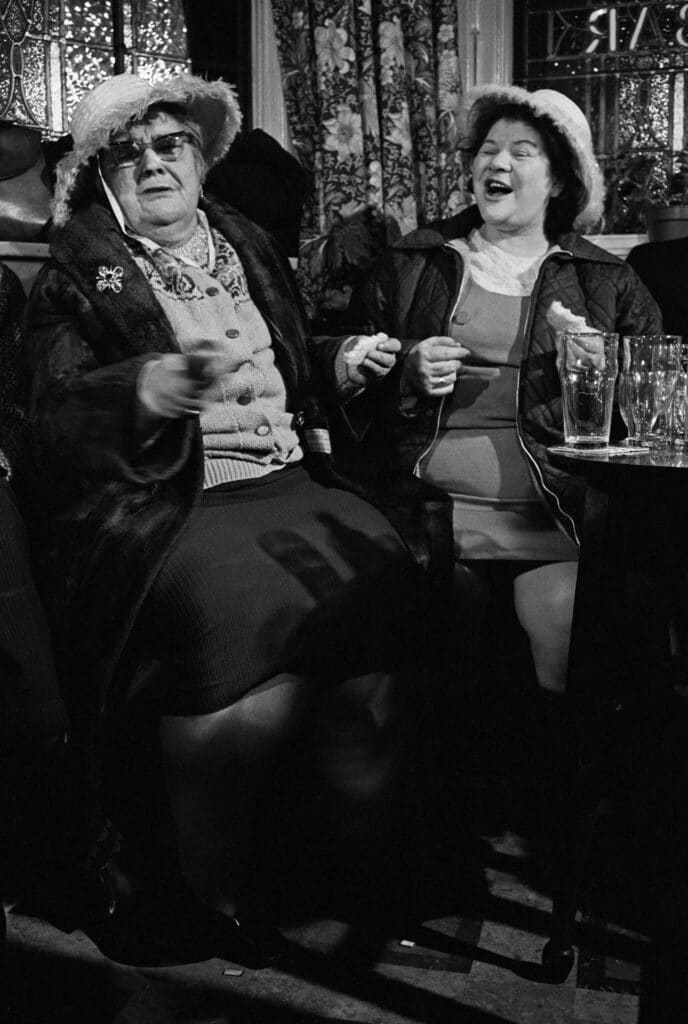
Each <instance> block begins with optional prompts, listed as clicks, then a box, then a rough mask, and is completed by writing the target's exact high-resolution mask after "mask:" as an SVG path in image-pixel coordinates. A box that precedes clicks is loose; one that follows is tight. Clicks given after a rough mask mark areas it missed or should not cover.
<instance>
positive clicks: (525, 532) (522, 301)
mask: <svg viewBox="0 0 688 1024" xmlns="http://www.w3.org/2000/svg"><path fill="white" fill-rule="evenodd" d="M484 245H485V243H483V246H484ZM462 255H463V256H464V259H465V260H466V264H467V267H468V274H467V280H466V282H465V284H464V287H463V288H462V292H461V298H460V301H459V303H458V305H457V308H456V309H455V311H454V313H453V316H452V321H451V336H452V337H453V338H454V339H455V340H456V341H459V342H461V344H462V345H464V346H465V347H466V348H467V349H468V350H469V351H470V353H471V355H470V357H469V358H467V359H466V360H465V362H464V365H463V369H462V372H461V373H460V375H459V377H458V380H457V383H456V387H455V388H454V391H453V393H452V395H451V396H449V397H448V398H447V399H446V400H445V403H444V406H443V411H442V416H441V422H440V428H439V431H438V434H437V437H436V439H435V440H434V442H433V444H432V446H431V448H430V450H429V451H428V452H427V454H426V455H425V457H424V458H423V460H422V463H421V474H422V476H423V478H424V479H426V480H428V481H429V482H431V483H433V484H436V485H437V486H438V487H441V488H443V489H444V490H446V491H448V492H449V494H450V495H451V498H452V501H453V524H454V546H455V555H456V558H457V560H461V561H463V560H473V559H500V560H514V561H528V562H551V561H554V562H557V561H575V560H577V558H578V547H577V545H576V544H575V542H574V541H572V540H571V539H570V538H569V537H568V536H567V535H566V534H565V533H564V531H563V530H562V529H561V527H560V526H558V525H557V523H556V522H555V520H554V518H553V516H552V514H551V513H550V511H549V509H548V507H547V506H546V505H545V504H544V501H543V500H542V498H541V497H540V496H539V494H538V492H537V490H536V487H535V484H534V482H533V476H532V472H531V468H530V467H529V464H528V455H527V454H526V453H525V451H524V450H523V447H522V444H521V441H520V439H519V437H518V432H517V427H516V416H517V388H518V373H519V367H520V362H521V351H522V343H523V336H524V328H525V323H526V320H527V315H528V304H529V295H523V294H502V293H501V292H498V291H493V290H488V289H487V288H486V287H485V286H484V283H482V282H484V281H485V277H482V278H481V283H478V281H476V280H475V278H474V276H473V275H472V274H471V271H470V267H471V256H472V253H471V251H470V250H469V249H468V248H463V251H462ZM476 276H477V275H476ZM514 290H516V289H514Z"/></svg>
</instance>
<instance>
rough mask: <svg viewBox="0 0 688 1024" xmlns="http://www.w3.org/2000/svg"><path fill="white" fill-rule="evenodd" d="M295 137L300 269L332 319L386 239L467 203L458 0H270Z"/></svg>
mask: <svg viewBox="0 0 688 1024" xmlns="http://www.w3.org/2000/svg"><path fill="white" fill-rule="evenodd" d="M272 6H273V15H274V20H275V29H276V35H277V42H278V48H279V52H280V62H281V70H282V80H283V86H284V94H285V99H286V104H287V111H288V116H289V122H290V126H291V129H292V135H293V140H294V145H295V148H296V151H297V154H298V156H299V159H300V160H301V162H302V164H303V166H304V167H305V168H306V170H307V171H308V172H309V173H310V174H311V176H312V182H313V189H312V196H311V199H310V201H309V203H308V206H307V209H306V211H305V214H304V220H303V225H302V234H301V240H302V245H301V254H300V257H301V258H300V260H299V274H300V277H301V283H302V286H303V292H304V295H305V298H306V304H307V306H308V309H309V313H310V314H311V316H314V317H316V318H325V319H327V318H328V317H336V315H337V313H338V312H339V311H341V310H343V309H344V308H345V307H346V305H347V302H348V298H349V295H350V292H351V289H352V287H354V286H355V285H356V284H357V283H358V280H360V278H361V276H362V275H363V274H364V273H365V271H366V270H367V269H368V267H369V266H370V264H371V263H372V261H373V260H374V258H375V257H376V255H377V254H378V253H379V252H380V251H381V250H382V249H383V248H384V246H385V245H386V244H388V243H389V242H390V241H393V240H394V239H395V238H396V237H398V236H399V235H400V234H404V233H405V232H407V231H410V230H411V229H412V228H414V227H416V226H417V225H418V224H423V223H426V222H428V221H430V220H433V219H434V218H436V217H440V216H444V215H446V214H449V213H452V212H454V211H456V210H457V209H460V208H461V207H462V206H463V205H465V202H466V196H465V194H464V178H463V175H462V165H461V153H460V150H459V137H458V131H457V121H456V112H457V109H458V106H459V103H460V100H461V79H460V73H459V60H458V39H457V9H456V0H272Z"/></svg>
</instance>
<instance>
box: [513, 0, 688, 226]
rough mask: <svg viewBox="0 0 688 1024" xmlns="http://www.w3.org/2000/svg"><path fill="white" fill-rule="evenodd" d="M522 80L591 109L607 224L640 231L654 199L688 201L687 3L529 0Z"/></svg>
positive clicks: (522, 8) (521, 6) (588, 111)
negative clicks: (553, 91) (605, 202)
mask: <svg viewBox="0 0 688 1024" xmlns="http://www.w3.org/2000/svg"><path fill="white" fill-rule="evenodd" d="M518 7H519V9H520V13H521V14H522V15H525V18H524V19H523V20H522V21H521V24H523V25H524V26H525V33H524V52H523V65H524V76H523V79H524V83H525V84H526V85H527V86H528V87H529V88H544V87H550V88H553V89H559V90H561V91H562V92H564V93H566V94H567V95H568V96H570V97H571V99H573V100H575V101H576V103H578V104H579V106H581V107H582V108H583V110H584V111H585V113H586V115H587V117H588V120H589V122H590V125H591V127H592V132H593V142H594V145H595V151H596V153H597V155H598V158H599V161H600V165H601V167H602V169H603V171H604V174H605V179H606V183H607V204H606V207H605V225H604V230H605V231H607V232H642V231H644V230H645V211H646V209H647V207H648V206H649V205H652V204H657V203H660V204H661V203H665V202H667V201H679V200H681V201H685V202H688V154H687V153H686V146H687V142H686V124H687V123H688V121H687V117H686V115H687V113H688V111H687V107H686V101H687V95H686V93H687V90H686V88H685V81H686V69H688V4H685V3H652V2H644V3H619V2H614V0H611V2H607V4H606V5H605V4H600V3H599V0H597V2H589V3H581V2H579V3H551V2H542V0H526V2H523V3H521V4H519V5H518Z"/></svg>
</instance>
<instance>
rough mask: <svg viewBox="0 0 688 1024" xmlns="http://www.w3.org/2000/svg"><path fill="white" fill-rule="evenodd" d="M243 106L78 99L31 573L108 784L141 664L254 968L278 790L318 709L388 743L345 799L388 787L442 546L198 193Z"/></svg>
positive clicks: (36, 346) (199, 99)
mask: <svg viewBox="0 0 688 1024" xmlns="http://www.w3.org/2000/svg"><path fill="white" fill-rule="evenodd" d="M239 121H240V114H239V111H238V109H237V106H236V101H235V99H234V94H233V92H232V90H231V88H230V87H229V86H227V85H225V84H224V83H222V82H204V81H202V80H201V79H199V78H194V77H192V76H180V77H179V78H176V79H170V80H165V81H163V82H160V83H158V84H152V85H151V84H148V83H146V82H144V81H143V80H142V79H140V78H137V77H135V76H133V75H120V76H116V77H114V78H111V79H109V80H107V81H105V82H103V83H101V84H100V85H99V86H97V87H96V88H95V89H93V90H92V91H91V92H90V93H88V94H87V95H86V96H85V97H84V98H83V99H82V100H81V102H80V103H79V105H78V106H77V108H76V110H75V113H74V117H73V121H72V126H71V131H72V136H73V139H74V150H73V152H72V153H70V154H68V155H67V156H66V157H65V158H64V159H63V161H62V162H61V164H60V165H59V166H58V172H57V185H56V192H55V207H54V208H55V223H56V225H57V228H58V230H57V231H56V233H55V235H54V239H53V242H52V245H51V260H50V261H49V263H48V264H47V265H46V267H45V268H44V269H43V271H42V273H41V275H40V277H39V279H38V281H37V283H36V286H35V288H34V290H33V293H32V296H31V298H30V302H29V308H28V316H27V334H28V345H29V350H30V356H31V360H32V365H33V373H34V387H33V405H32V413H33V421H34V427H35V433H36V439H37V447H38V455H39V465H40V480H39V483H40V484H42V489H41V502H40V504H39V508H38V509H37V510H36V511H37V513H38V512H40V514H41V515H40V524H39V525H40V529H39V530H37V532H36V536H35V545H36V554H37V565H38V569H39V572H40V580H41V583H42V589H43V593H44V596H45V600H46V604H47V608H48V611H49V614H50V619H51V623H52V626H53V630H54V635H55V643H56V655H57V659H58V668H59V671H60V674H61V678H62V680H63V685H64V688H65V694H66V697H67V700H68V702H69V705H70V710H71V712H72V719H73V723H74V736H75V742H78V743H79V744H81V746H82V747H83V748H84V750H85V754H86V755H87V756H86V760H87V763H88V764H89V765H90V766H91V769H92V770H93V774H94V784H97V783H98V773H97V771H96V770H95V769H96V768H97V766H98V761H99V756H100V746H99V741H100V738H101V736H102V730H103V728H104V720H105V719H107V717H108V713H109V712H110V711H111V709H112V707H113V704H116V702H117V696H118V695H121V693H122V690H121V689H119V690H115V688H114V687H113V685H112V684H113V680H114V679H115V678H117V679H118V680H119V682H120V683H121V682H122V680H123V679H124V682H126V681H127V679H126V674H124V675H123V673H122V671H121V666H122V665H123V664H124V663H126V664H128V665H132V664H134V665H137V666H138V670H139V671H138V675H137V678H138V679H139V680H140V679H141V678H142V667H143V666H146V668H147V673H146V675H147V677H148V678H150V679H152V680H154V687H153V688H152V692H151V696H152V699H153V700H154V702H155V706H156V708H157V712H158V715H159V730H160V740H161V745H162V757H163V762H164V768H165V772H166V778H167V786H168V790H169V798H170V804H171V809H172V812H173V816H174V819H175V821H176V826H177V832H178V837H179V854H180V859H181V866H182V869H183V871H184V873H185V875H186V878H187V880H188V881H189V883H190V884H191V886H192V888H193V889H194V891H195V893H196V895H197V896H199V897H200V898H201V900H202V901H203V902H204V903H205V904H206V905H207V907H209V908H210V909H211V910H212V911H213V912H214V916H213V917H212V921H213V925H212V927H213V929H214V932H215V933H216V940H217V941H216V949H215V951H216V952H217V953H218V954H220V953H224V954H225V955H227V956H229V957H231V958H233V959H238V960H241V961H242V962H245V963H249V964H252V965H256V966H257V965H261V964H265V963H270V962H273V961H274V960H275V959H276V958H277V957H278V955H279V954H280V949H281V940H280V935H279V933H278V932H277V931H276V929H275V928H274V927H273V926H272V925H271V924H270V922H269V921H268V920H267V919H266V918H265V915H264V913H262V911H263V909H264V908H259V909H261V913H260V914H259V913H257V911H256V907H257V905H258V904H260V902H261V894H260V885H259V884H257V883H256V877H255V875H256V873H257V872H256V870H255V868H256V858H257V857H258V856H259V852H260V851H259V848H258V844H257V842H256V840H255V837H256V836H258V835H260V833H261V827H262V826H263V825H265V821H264V820H261V816H262V817H263V818H264V808H265V804H264V799H263V798H264V796H265V794H266V793H270V792H271V789H272V782H273V781H277V779H279V776H280V771H279V767H278V766H279V765H280V763H281V761H280V759H281V757H282V756H283V754H284V752H285V749H288V748H289V747H290V746H291V747H292V749H294V750H298V749H300V747H301V745H300V744H299V743H296V742H295V741H294V735H295V732H296V730H298V729H300V728H302V726H303V723H304V720H305V719H306V716H307V715H308V714H309V713H310V708H311V704H312V702H313V701H314V700H317V699H318V698H319V699H320V703H321V704H325V706H326V707H330V708H334V707H336V708H338V709H339V712H340V713H341V715H342V716H344V715H345V714H346V713H347V711H346V709H348V713H350V714H351V715H353V716H354V718H355V721H356V722H357V723H358V725H357V726H356V727H359V726H360V728H361V729H362V730H364V731H366V730H367V734H366V737H364V738H363V739H362V740H361V742H362V743H363V744H368V747H369V748H370V750H373V751H375V750H377V751H378V753H379V757H375V756H373V758H372V761H371V763H370V764H369V770H368V773H367V774H366V775H365V777H364V778H359V779H352V777H351V773H350V772H349V773H348V775H347V773H346V772H340V773H339V777H334V778H330V782H331V784H332V786H333V788H335V789H336V787H337V786H341V787H343V789H344V790H346V787H347V786H349V787H350V789H349V791H347V792H345V793H344V796H345V797H346V796H347V793H348V795H349V796H351V798H352V799H354V800H356V798H357V797H360V799H361V801H362V802H365V801H367V800H368V799H369V798H371V797H374V794H375V792H376V791H377V792H379V791H380V787H381V786H382V785H384V781H385V778H386V777H387V775H388V772H389V768H390V763H391V761H392V760H393V753H394V750H393V747H394V744H393V743H392V742H391V740H390V736H389V731H390V729H391V728H392V726H391V724H390V723H391V721H392V718H393V714H392V705H393V701H392V702H391V703H390V699H389V697H390V693H391V694H392V695H394V693H396V690H397V684H398V680H399V673H398V672H397V670H398V669H399V668H400V666H403V665H406V664H408V663H409V662H410V660H411V659H412V657H413V656H414V653H417V652H414V636H413V629H411V628H410V626H411V623H412V622H414V621H416V619H417V616H416V614H415V611H414V606H415V604H416V602H417V601H418V599H419V587H420V586H421V583H422V578H423V573H422V572H421V571H419V566H420V564H421V563H425V562H426V556H427V551H426V550H425V548H424V545H423V534H424V531H425V526H424V525H423V522H422V515H421V516H419V515H418V514H417V513H418V512H419V511H420V510H421V509H422V508H425V504H424V502H423V501H422V500H421V499H420V492H419V491H418V488H416V486H415V483H416V482H414V481H413V480H412V479H409V481H408V482H407V484H402V485H401V486H400V487H399V488H397V489H396V492H395V497H394V499H392V498H391V497H390V495H389V493H386V492H384V491H383V489H382V488H381V487H380V486H378V487H377V489H376V493H375V496H374V500H375V504H372V503H371V501H370V500H368V499H369V498H371V499H372V498H373V491H372V490H371V489H370V488H364V487H362V486H358V485H356V484H355V483H354V482H351V481H350V480H345V479H344V478H343V477H342V476H341V475H340V474H339V472H338V469H337V467H336V464H335V463H334V462H333V460H332V459H331V457H330V454H329V449H328V437H327V430H326V423H325V421H324V419H323V416H322V413H321V412H320V410H319V404H318V399H317V397H316V393H315V390H314V380H313V374H312V371H311V367H310V361H309V355H308V334H307V326H306V324H305V322H304V317H303V313H302V310H301V305H300V302H299V296H298V292H297V290H296V286H295V283H294V280H293V277H292V274H291V271H290V268H289V265H288V263H287V262H286V260H285V259H284V258H283V257H282V256H281V254H280V252H279V250H278V249H277V246H276V245H275V243H274V241H273V240H272V239H271V237H270V236H269V235H267V234H266V232H264V231H263V230H261V229H260V228H259V227H258V226H257V225H256V224H254V223H251V222H250V221H248V220H246V218H244V217H243V216H241V215H239V214H237V213H236V211H233V210H231V209H230V208H228V207H222V206H220V205H218V204H214V203H213V202H211V201H210V200H205V199H203V193H202V186H201V183H202V179H203V176H204V174H205V172H206V170H207V169H208V168H209V167H210V166H212V165H213V164H214V163H215V162H217V161H218V160H219V159H220V157H221V156H222V155H223V153H224V152H226V150H227V148H228V146H229V144H230V142H231V140H232V138H233V136H234V134H235V133H236V131H237V129H238V126H239ZM394 348H395V343H394V342H389V341H387V344H386V346H383V347H382V349H381V351H378V352H376V353H372V352H371V353H369V355H368V356H367V357H366V359H367V364H366V366H367V369H368V371H369V372H370V373H373V374H375V375H378V376H384V374H385V373H386V372H387V371H388V370H389V368H390V366H391V365H392V364H393V362H394V358H395V353H394ZM354 372H355V373H356V372H359V371H354ZM360 379H361V378H360V372H359V380H360ZM382 506H384V508H385V509H386V510H387V511H388V512H389V515H390V516H393V517H395V523H398V524H399V527H400V529H402V528H403V524H404V523H408V524H409V526H410V525H411V524H415V527H414V528H413V529H415V528H416V527H417V529H416V532H415V533H414V532H413V529H411V530H410V532H408V533H407V534H406V535H405V536H406V539H405V540H402V537H401V535H400V533H399V532H397V529H396V528H395V527H393V526H392V525H391V523H390V521H389V520H388V518H387V516H386V515H385V514H383V513H382V512H381V511H380V507H382ZM414 510H415V511H414ZM407 512H408V513H410V514H409V515H406V513H407ZM425 525H427V524H425ZM411 551H413V555H414V556H417V557H413V556H412V554H411ZM400 622H405V623H408V624H409V628H407V629H404V630H402V631H401V632H402V633H403V637H401V636H400V635H399V634H400V630H399V623H400ZM118 669H119V670H118ZM124 691H125V695H126V688H124ZM370 702H374V703H375V707H374V709H373V708H372V707H369V706H368V705H369V703H370ZM334 717H336V716H334ZM335 724H336V723H335ZM339 724H342V723H339ZM378 741H379V742H378ZM328 767H329V768H332V765H329V766H328ZM335 767H336V766H335ZM333 775H334V776H336V775H337V772H336V771H334V772H333ZM344 776H346V777H344Z"/></svg>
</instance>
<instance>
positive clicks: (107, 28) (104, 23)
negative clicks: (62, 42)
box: [62, 0, 114, 48]
mask: <svg viewBox="0 0 688 1024" xmlns="http://www.w3.org/2000/svg"><path fill="white" fill-rule="evenodd" d="M63 2H64V20H63V22H62V25H63V29H64V34H65V35H66V36H68V37H69V38H70V39H79V40H80V41H81V42H82V43H97V44H98V45H100V46H107V47H109V48H112V46H113V42H114V34H113V25H112V9H111V5H110V4H109V3H103V2H102V0H63Z"/></svg>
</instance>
